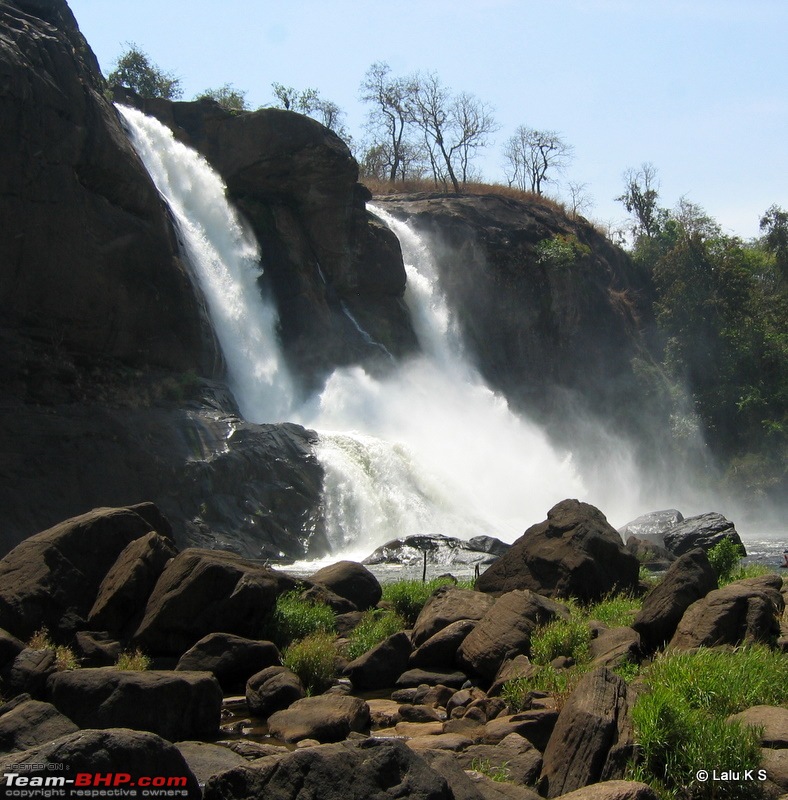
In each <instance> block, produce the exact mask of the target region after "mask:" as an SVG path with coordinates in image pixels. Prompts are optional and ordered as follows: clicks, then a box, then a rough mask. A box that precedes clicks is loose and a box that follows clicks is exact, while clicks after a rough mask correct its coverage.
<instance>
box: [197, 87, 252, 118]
mask: <svg viewBox="0 0 788 800" xmlns="http://www.w3.org/2000/svg"><path fill="white" fill-rule="evenodd" d="M194 99H195V100H214V101H215V102H217V103H218V104H219V105H220V106H221V107H222V108H223V109H225V110H226V111H232V112H233V113H234V114H240V113H241V112H242V111H248V110H249V106H248V105H247V103H246V92H242V91H240V90H238V89H236V88H235V87H234V86H233V85H232V84H231V83H225V84H224V85H223V86H220V87H219V88H218V89H206V90H205V91H204V92H200V94H198V95H197V96H196V97H195V98H194Z"/></svg>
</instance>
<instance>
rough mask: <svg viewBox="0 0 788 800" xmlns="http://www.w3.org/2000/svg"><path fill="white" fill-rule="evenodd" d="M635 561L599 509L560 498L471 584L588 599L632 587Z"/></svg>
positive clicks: (635, 576) (634, 585)
mask: <svg viewBox="0 0 788 800" xmlns="http://www.w3.org/2000/svg"><path fill="white" fill-rule="evenodd" d="M639 567H640V565H639V563H638V560H637V558H635V557H634V556H633V555H632V554H631V553H628V552H627V550H626V549H625V548H624V545H623V543H622V541H621V537H620V536H619V534H618V533H617V532H616V530H615V528H613V527H612V526H611V525H610V523H609V522H608V521H607V519H606V518H605V516H604V514H602V512H601V511H599V509H597V508H594V506H591V505H589V504H588V503H581V502H579V501H578V500H564V501H562V502H561V503H558V505H556V506H553V508H551V509H550V511H548V512H547V519H546V520H545V521H544V522H540V523H539V524H538V525H534V526H532V527H531V528H529V529H528V530H527V531H526V532H525V533H524V534H523V535H522V536H521V537H520V538H519V539H518V540H517V541H516V542H515V543H514V544H513V545H512V547H511V549H510V550H509V551H508V552H507V553H506V555H504V556H502V557H501V558H499V559H498V561H496V562H495V563H494V564H493V565H492V566H491V567H490V568H489V569H488V570H487V571H486V572H484V573H483V574H482V575H481V577H480V578H479V580H478V581H477V583H476V588H477V589H479V590H480V591H482V592H489V593H491V594H503V593H504V592H509V591H512V590H513V589H530V590H531V591H533V592H537V593H539V594H543V595H546V596H548V597H576V598H577V599H578V600H581V601H583V602H590V601H593V600H597V599H599V598H601V597H602V596H603V595H605V594H607V593H609V592H611V591H612V590H613V589H619V590H622V591H634V590H635V589H636V588H637V585H638V573H639Z"/></svg>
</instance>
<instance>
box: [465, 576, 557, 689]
mask: <svg viewBox="0 0 788 800" xmlns="http://www.w3.org/2000/svg"><path fill="white" fill-rule="evenodd" d="M567 616H568V611H567V609H566V606H564V605H562V604H561V603H556V602H555V601H553V600H548V599H547V598H546V597H542V596H541V595H538V594H535V593H534V592H531V591H528V590H527V589H526V590H525V591H513V592H507V593H506V594H504V595H503V596H502V597H499V598H498V600H497V601H496V602H495V604H494V605H493V606H492V607H491V608H490V610H489V611H488V612H487V613H486V614H485V615H484V616H483V617H482V618H481V619H480V620H479V622H478V623H477V624H476V627H475V628H474V629H473V630H472V631H471V632H470V633H469V634H468V635H467V636H466V637H465V639H463V642H462V644H461V645H460V649H459V650H458V651H457V660H458V661H459V663H460V665H461V666H463V667H465V668H466V669H468V670H470V671H472V672H475V673H477V674H479V675H481V676H483V677H485V678H487V679H488V680H492V679H493V678H494V677H495V675H496V673H497V672H498V669H499V668H500V666H501V664H503V662H504V660H505V659H507V658H514V657H515V656H517V655H528V654H529V653H530V647H531V634H532V633H533V632H534V630H535V629H536V628H537V626H539V625H544V624H545V623H547V622H550V621H551V620H553V619H555V618H556V617H567Z"/></svg>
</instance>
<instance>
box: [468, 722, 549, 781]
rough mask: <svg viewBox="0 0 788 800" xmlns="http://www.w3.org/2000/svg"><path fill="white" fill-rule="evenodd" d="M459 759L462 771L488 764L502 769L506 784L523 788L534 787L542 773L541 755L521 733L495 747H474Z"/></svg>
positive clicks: (512, 735) (488, 745) (477, 745)
mask: <svg viewBox="0 0 788 800" xmlns="http://www.w3.org/2000/svg"><path fill="white" fill-rule="evenodd" d="M456 759H457V762H458V763H459V764H460V765H461V766H462V767H463V769H473V768H474V764H475V763H477V764H478V763H484V764H489V765H490V767H491V768H492V769H500V770H501V771H502V772H503V773H504V774H505V775H506V780H507V781H509V782H511V783H517V784H520V785H521V786H534V785H535V784H536V782H537V781H538V780H539V775H540V774H541V771H542V754H541V753H540V752H539V750H537V748H536V747H534V746H533V744H531V742H529V741H528V739H526V738H525V737H523V736H521V735H520V734H518V733H510V734H509V735H508V736H505V737H504V738H503V739H501V741H500V742H498V743H497V744H495V745H490V744H475V745H471V747H468V748H467V749H466V750H463V752H462V753H459V754H458V755H457V756H456Z"/></svg>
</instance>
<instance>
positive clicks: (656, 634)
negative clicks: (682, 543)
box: [632, 548, 717, 651]
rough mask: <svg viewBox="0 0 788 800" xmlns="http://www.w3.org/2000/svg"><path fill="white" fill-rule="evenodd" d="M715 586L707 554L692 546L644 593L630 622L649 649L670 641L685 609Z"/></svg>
mask: <svg viewBox="0 0 788 800" xmlns="http://www.w3.org/2000/svg"><path fill="white" fill-rule="evenodd" d="M716 588H717V575H716V574H715V572H714V570H713V568H712V566H711V564H709V560H708V558H707V557H706V553H705V551H704V550H702V549H701V548H695V549H694V550H689V551H688V552H686V553H684V555H682V556H679V558H678V559H677V560H676V561H674V563H673V564H671V566H670V568H669V569H668V571H667V572H666V573H665V576H664V577H663V579H662V580H661V581H660V582H659V583H658V584H657V585H656V586H655V587H654V588H653V589H652V590H651V591H650V592H649V593H648V595H646V597H645V599H644V600H643V605H642V607H641V609H640V611H639V612H638V614H637V616H636V617H635V621H634V622H633V623H632V627H633V628H634V629H635V630H636V631H637V632H638V633H639V634H640V637H641V639H642V641H643V644H644V646H645V647H646V649H647V650H648V651H653V650H656V649H657V647H660V646H661V645H663V644H664V643H665V642H668V641H670V639H671V637H672V636H673V634H674V633H675V632H676V628H677V627H678V624H679V622H680V620H681V618H682V616H683V615H684V612H685V611H686V610H687V609H688V608H689V607H690V606H691V605H692V604H693V603H694V602H695V601H696V600H700V599H701V598H703V597H705V596H706V595H707V594H708V593H709V592H710V591H712V590H713V589H716Z"/></svg>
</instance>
